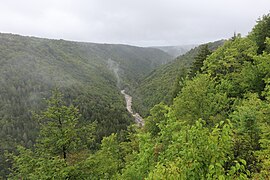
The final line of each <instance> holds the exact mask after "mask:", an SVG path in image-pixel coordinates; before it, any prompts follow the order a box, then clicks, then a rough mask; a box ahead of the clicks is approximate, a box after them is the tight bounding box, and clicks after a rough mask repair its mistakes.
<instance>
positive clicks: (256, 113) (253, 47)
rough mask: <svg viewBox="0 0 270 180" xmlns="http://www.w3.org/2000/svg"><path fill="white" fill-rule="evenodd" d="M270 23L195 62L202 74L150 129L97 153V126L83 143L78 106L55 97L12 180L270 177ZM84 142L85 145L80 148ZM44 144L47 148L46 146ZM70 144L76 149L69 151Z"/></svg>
mask: <svg viewBox="0 0 270 180" xmlns="http://www.w3.org/2000/svg"><path fill="white" fill-rule="evenodd" d="M269 19H270V16H269V15H267V16H264V17H263V18H262V19H260V20H259V21H258V23H257V25H256V26H255V27H254V28H253V30H252V32H251V33H250V35H248V36H247V37H240V36H236V37H234V38H232V39H230V40H227V41H226V42H225V43H224V45H222V46H221V47H219V48H218V49H217V50H215V51H214V52H213V53H212V54H211V55H209V56H206V59H205V60H204V61H203V63H202V64H201V63H194V64H193V66H192V67H191V71H189V72H194V71H195V74H194V75H192V76H188V78H186V79H184V80H183V85H182V86H181V87H180V88H179V92H178V93H177V96H176V97H175V98H174V100H173V101H172V104H171V105H169V106H168V105H165V104H164V103H160V104H157V105H156V106H154V108H152V109H151V111H150V115H149V116H148V117H147V118H146V119H145V126H144V127H142V128H138V127H136V126H130V127H129V129H128V131H126V132H125V133H113V134H111V135H110V136H108V137H104V138H103V140H102V143H101V146H100V148H99V149H98V150H96V151H94V152H93V151H90V149H89V148H87V142H88V143H90V144H91V142H92V141H91V140H92V137H93V133H92V132H93V130H94V128H95V125H94V124H90V125H89V128H86V129H87V130H88V132H86V134H88V135H89V137H91V138H90V139H89V140H87V139H84V138H82V137H87V136H85V135H84V136H80V135H81V134H83V132H85V131H84V130H81V131H77V129H79V130H80V129H81V127H80V126H77V121H78V119H79V117H80V115H79V113H77V112H78V109H77V108H75V107H74V106H72V105H62V106H58V105H57V104H58V103H55V102H59V101H58V98H57V97H59V96H55V95H54V96H53V97H52V98H51V99H50V100H49V101H48V105H47V108H46V109H45V111H43V112H41V113H40V114H39V115H37V116H36V117H42V118H38V119H41V120H44V118H43V117H45V124H43V123H44V121H41V122H43V123H42V124H43V125H44V126H42V127H41V131H40V134H39V138H38V141H37V144H36V146H35V147H34V149H33V150H30V149H26V148H23V147H19V148H18V154H11V155H9V157H10V160H12V162H13V171H12V173H11V174H10V176H9V177H10V178H11V179H18V178H21V179H25V178H28V179H57V178H60V179H125V180H126V179H132V180H133V179H134V180H136V179H269V177H270V165H269V164H270V163H269V162H270V157H269V153H270V146H269V145H270V136H269V134H270V121H269V114H270V79H269V78H270V66H269V64H270V51H269V50H270V37H269V36H268V35H266V36H265V37H264V38H257V37H256V35H254V34H257V35H258V34H259V35H260V34H262V33H264V32H267V30H269V29H270V26H264V27H265V28H266V29H265V28H264V29H262V28H260V27H261V26H262V25H264V24H265V22H269ZM259 49H261V50H259ZM201 52H203V51H201ZM201 52H200V53H199V54H201ZM202 55H205V54H204V53H202ZM197 60H198V61H199V62H200V61H201V59H199V58H197ZM199 66H202V67H201V68H200V69H199V70H197V69H198V67H199ZM193 70H194V71H193ZM188 74H190V73H188ZM60 97H61V96H60ZM60 102H61V101H60ZM59 112H62V113H59ZM60 115H61V116H60ZM55 117H58V118H55ZM59 117H60V119H63V120H66V121H64V122H66V123H65V124H64V125H63V126H62V125H60V126H59V123H58V122H59V121H56V119H59ZM50 122H54V123H50ZM61 122H62V121H61ZM56 124H58V126H56ZM71 124H72V125H74V126H72V127H75V128H71V126H70V125H71ZM63 128H64V129H66V130H65V131H61V129H63ZM48 129H53V131H52V132H55V133H54V134H60V135H58V136H54V134H49V133H47V132H48V131H47V130H48ZM65 132H70V133H72V134H74V136H72V137H77V138H75V139H72V138H71V137H70V136H69V134H66V133H65ZM78 132H82V133H78ZM52 139H54V140H52ZM78 141H81V143H82V144H83V145H84V144H85V145H84V146H78V145H77V142H78ZM55 142H58V143H55ZM44 145H45V146H46V147H47V148H40V147H44ZM72 145H74V146H72ZM63 147H69V151H68V154H66V155H64V154H65V153H64V152H67V148H63ZM52 167H53V169H52Z"/></svg>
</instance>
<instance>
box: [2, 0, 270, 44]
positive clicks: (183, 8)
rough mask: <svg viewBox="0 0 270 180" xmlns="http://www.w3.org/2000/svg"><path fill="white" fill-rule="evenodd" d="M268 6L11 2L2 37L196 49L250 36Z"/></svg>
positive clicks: (168, 0) (6, 4)
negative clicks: (238, 35)
mask: <svg viewBox="0 0 270 180" xmlns="http://www.w3.org/2000/svg"><path fill="white" fill-rule="evenodd" d="M268 7H270V1H269V0H257V1H254V0H238V1H234V0H204V1H201V0H113V1H112V0H57V1H56V0H46V1H43V0H39V1H35V0H24V1H20V0H9V1H3V2H1V7H0V31H1V32H10V33H17V34H22V35H32V36H39V37H47V38H56V39H60V38H61V39H67V40H75V41H87V42H101V43H125V44H132V45H138V46H153V45H176V44H194V43H203V42H207V41H213V40H217V39H221V38H229V37H230V36H232V35H233V32H234V31H236V32H240V33H242V34H244V35H246V34H247V33H248V32H249V31H251V28H252V27H253V26H254V25H255V23H256V19H257V18H258V17H259V16H262V15H263V14H266V13H269V9H268Z"/></svg>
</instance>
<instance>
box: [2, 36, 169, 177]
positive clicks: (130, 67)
mask: <svg viewBox="0 0 270 180" xmlns="http://www.w3.org/2000/svg"><path fill="white" fill-rule="evenodd" d="M172 59H173V58H172V56H170V55H168V54H167V53H165V52H163V51H161V50H159V49H154V48H141V47H135V46H129V45H112V44H95V43H80V42H72V41H65V40H50V39H42V38H35V37H25V36H20V35H13V34H4V33H1V34H0V64H1V66H0V107H1V110H0V124H1V132H0V133H1V139H0V141H1V144H2V146H1V147H0V152H1V157H2V158H3V152H4V150H6V149H14V148H15V146H16V144H18V143H19V144H23V145H25V146H27V147H32V146H33V143H34V142H35V140H36V133H37V132H38V131H37V130H38V126H37V123H36V122H35V121H33V119H32V113H31V112H32V111H37V112H38V111H40V110H42V109H43V108H44V100H43V99H44V98H48V97H49V96H50V95H51V91H52V90H53V89H55V88H58V89H60V90H61V91H62V92H65V94H64V98H65V101H66V102H67V103H72V104H76V105H77V106H78V107H79V109H80V112H81V113H82V119H81V121H82V122H84V123H90V122H94V121H95V122H97V127H98V128H97V131H96V135H97V137H98V139H99V140H98V141H100V140H101V139H102V137H103V136H106V135H109V134H111V133H112V132H118V131H121V130H123V129H126V128H127V126H128V125H129V124H130V123H131V122H132V117H131V116H130V115H129V114H128V112H127V111H126V109H125V101H124V97H123V96H122V94H121V93H120V90H121V89H122V88H126V89H132V88H134V87H135V86H137V84H138V81H139V80H140V79H141V78H143V77H144V76H146V75H147V74H149V73H150V72H151V71H152V70H153V69H155V68H156V67H158V66H160V65H161V64H165V63H167V62H169V61H171V60H172ZM1 163H4V164H5V162H4V161H2V162H1ZM4 164H2V165H0V166H1V167H6V166H5V165H4ZM0 169H1V170H2V175H3V173H5V171H6V170H7V169H5V168H4V169H3V168H0Z"/></svg>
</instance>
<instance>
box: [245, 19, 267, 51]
mask: <svg viewBox="0 0 270 180" xmlns="http://www.w3.org/2000/svg"><path fill="white" fill-rule="evenodd" d="M267 37H270V14H267V15H263V17H262V18H259V19H258V21H257V24H256V25H255V26H254V28H253V29H252V32H251V33H250V34H249V38H251V39H252V40H253V41H255V42H256V44H257V46H258V47H259V48H258V51H257V52H258V54H262V53H263V51H264V50H265V49H266V43H265V40H266V38H267Z"/></svg>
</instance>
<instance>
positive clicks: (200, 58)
mask: <svg viewBox="0 0 270 180" xmlns="http://www.w3.org/2000/svg"><path fill="white" fill-rule="evenodd" d="M210 54H211V51H210V50H209V48H208V45H207V44H206V45H203V46H202V47H201V48H200V51H199V53H198V55H197V56H195V58H194V60H195V61H194V63H193V65H192V67H191V69H190V72H189V77H190V78H193V77H194V76H195V75H196V74H197V73H201V72H202V70H201V67H202V66H203V62H204V60H206V58H207V57H208V56H209V55H210Z"/></svg>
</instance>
